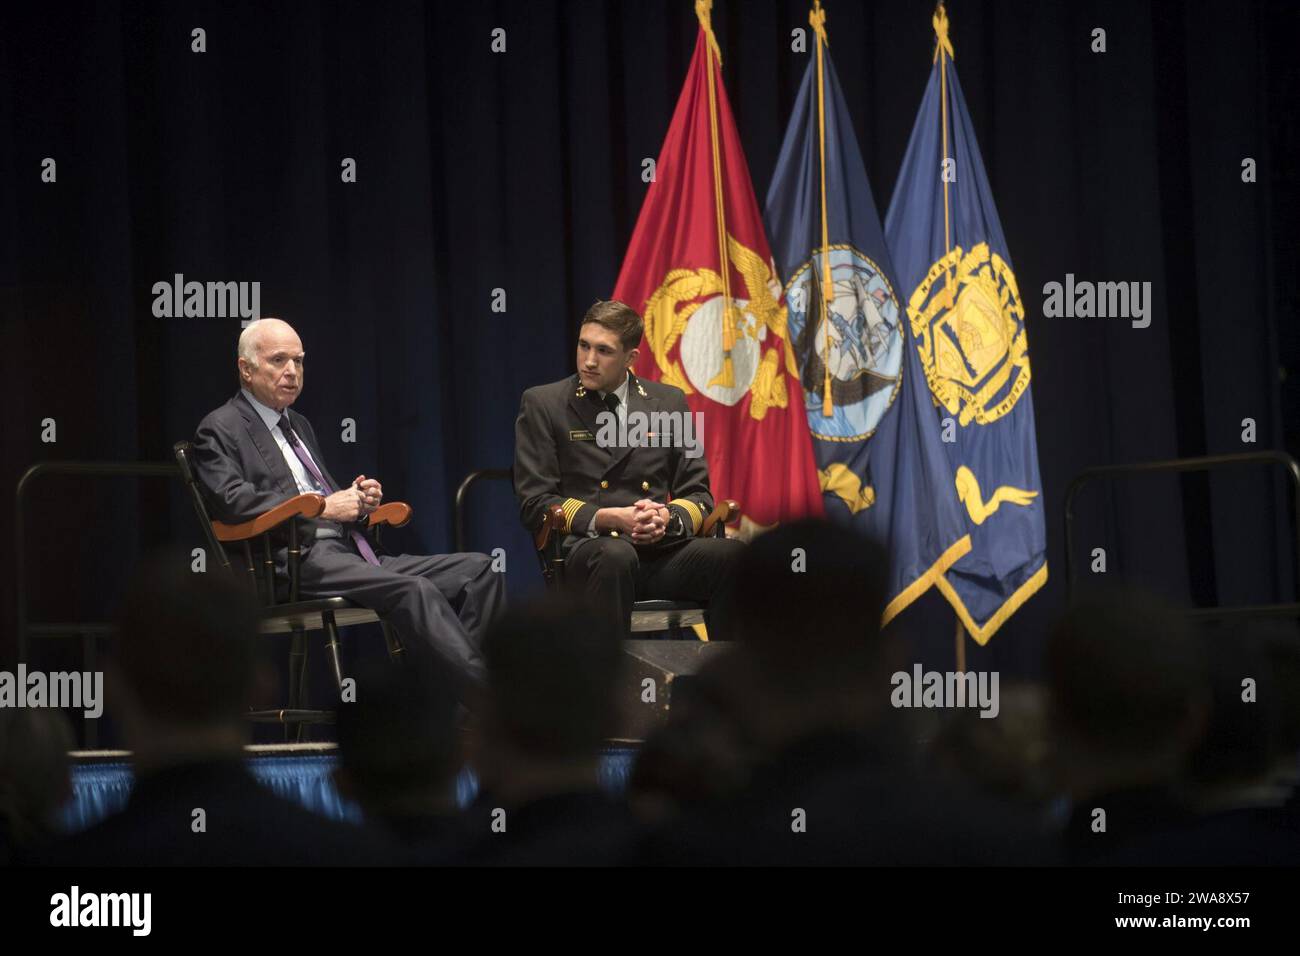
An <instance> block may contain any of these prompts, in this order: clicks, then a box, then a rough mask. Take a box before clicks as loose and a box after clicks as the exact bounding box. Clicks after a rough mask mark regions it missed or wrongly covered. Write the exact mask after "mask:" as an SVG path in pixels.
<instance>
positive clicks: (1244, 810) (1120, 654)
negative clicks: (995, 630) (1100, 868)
mask: <svg viewBox="0 0 1300 956" xmlns="http://www.w3.org/2000/svg"><path fill="white" fill-rule="evenodd" d="M1294 641H1295V634H1294V633H1291V634H1289V635H1287V634H1285V633H1283V632H1275V631H1272V630H1271V629H1270V628H1268V627H1267V626H1265V625H1261V624H1260V623H1258V622H1242V621H1239V620H1238V621H1223V622H1221V623H1219V624H1217V625H1214V626H1211V627H1209V628H1207V629H1206V630H1205V631H1204V632H1202V633H1192V632H1191V631H1190V630H1189V629H1188V628H1186V627H1184V626H1183V624H1182V621H1181V616H1180V615H1178V614H1176V612H1173V611H1169V610H1166V609H1162V608H1159V607H1157V606H1155V605H1153V604H1151V603H1149V602H1147V601H1145V600H1144V599H1142V598H1139V597H1134V596H1132V595H1127V596H1124V597H1122V598H1118V597H1117V598H1114V599H1112V600H1110V601H1109V602H1096V603H1091V604H1087V605H1083V606H1080V607H1077V608H1074V609H1072V610H1071V611H1070V612H1069V613H1068V614H1067V615H1066V618H1065V620H1064V621H1063V622H1062V624H1061V625H1060V626H1059V627H1058V628H1057V631H1056V632H1055V633H1054V635H1053V641H1052V646H1051V649H1050V658H1051V661H1052V674H1053V686H1054V696H1055V698H1056V700H1057V704H1056V705H1055V707H1054V709H1055V711H1056V713H1057V714H1058V717H1059V726H1060V729H1061V731H1062V732H1063V733H1062V743H1063V746H1065V745H1068V749H1066V750H1064V752H1063V753H1062V755H1061V756H1062V758H1063V764H1064V765H1065V766H1068V767H1070V770H1069V772H1068V773H1067V775H1066V779H1067V780H1068V781H1069V782H1070V790H1071V793H1072V795H1073V796H1074V798H1075V811H1074V814H1073V815H1072V816H1071V819H1070V821H1069V823H1068V825H1067V831H1066V845H1067V850H1068V851H1069V855H1070V858H1071V859H1072V860H1073V861H1076V862H1090V863H1091V862H1095V863H1104V864H1121V865H1125V864H1138V865H1171V866H1190V865H1213V866H1243V865H1295V864H1296V863H1300V829H1297V826H1296V819H1295V815H1294V814H1293V813H1289V812H1288V809H1287V808H1286V806H1285V805H1286V801H1287V799H1288V796H1289V786H1288V783H1287V779H1286V775H1285V772H1286V769H1287V767H1288V766H1289V767H1291V768H1293V767H1294V760H1295V749H1294V747H1295V742H1296V734H1295V727H1294V720H1295V703H1294V700H1295V698H1294V695H1295V694H1296V693H1297V691H1298V690H1300V688H1297V686H1296V677H1297V675H1296V671H1295V665H1294V661H1295V657H1294V655H1295V644H1294ZM1279 771H1281V773H1279ZM1101 814H1104V822H1105V829H1104V830H1102V829H1100V828H1099V826H1098V820H1100V819H1103V818H1102V817H1101V816H1100V815H1101Z"/></svg>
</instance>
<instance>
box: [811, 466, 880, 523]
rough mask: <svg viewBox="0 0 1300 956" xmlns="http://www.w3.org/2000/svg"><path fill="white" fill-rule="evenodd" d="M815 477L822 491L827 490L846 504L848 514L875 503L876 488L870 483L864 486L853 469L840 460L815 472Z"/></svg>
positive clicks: (855, 512)
mask: <svg viewBox="0 0 1300 956" xmlns="http://www.w3.org/2000/svg"><path fill="white" fill-rule="evenodd" d="M817 477H818V479H820V481H821V486H822V491H829V492H830V493H831V494H833V495H835V496H836V497H837V498H839V499H840V500H841V501H843V502H844V503H845V504H846V505H848V508H849V514H854V515H855V514H857V513H858V512H859V511H863V510H865V509H867V508H870V507H871V506H872V505H874V504H875V503H876V490H875V489H874V488H872V487H871V486H870V485H866V486H865V487H864V486H863V484H862V480H861V479H860V478H858V476H857V474H856V473H855V472H854V471H853V469H852V468H850V467H848V466H847V465H845V464H842V463H841V462H838V461H837V462H835V463H834V464H832V465H831V466H830V467H829V468H827V469H825V470H824V471H819V472H817Z"/></svg>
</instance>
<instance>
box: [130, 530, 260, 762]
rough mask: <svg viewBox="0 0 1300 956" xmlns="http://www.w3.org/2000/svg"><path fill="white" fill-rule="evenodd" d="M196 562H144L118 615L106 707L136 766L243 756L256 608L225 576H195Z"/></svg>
mask: <svg viewBox="0 0 1300 956" xmlns="http://www.w3.org/2000/svg"><path fill="white" fill-rule="evenodd" d="M190 561H191V559H190V557H189V555H187V554H183V553H180V552H165V553H163V554H160V555H157V556H154V557H150V558H147V559H146V560H144V561H143V562H142V563H141V565H140V567H139V569H138V571H137V573H136V575H135V578H134V581H133V583H132V584H131V586H130V588H129V590H128V592H127V594H126V597H125V599H124V601H123V603H122V607H121V609H120V611H119V614H118V635H117V640H116V643H115V649H114V652H113V657H112V661H113V666H112V667H111V669H110V672H109V677H110V682H109V705H110V706H111V707H115V713H116V714H117V716H118V717H119V718H120V719H121V720H122V724H123V730H124V732H125V734H126V736H127V738H128V739H127V743H128V745H129V746H130V747H131V748H132V750H134V751H135V752H136V754H137V756H138V757H146V758H147V757H149V756H151V755H152V756H159V757H164V758H167V759H170V755H169V754H154V753H153V751H155V750H156V749H158V748H161V749H163V750H165V751H177V753H176V754H175V756H177V757H180V756H183V755H184V753H185V752H186V751H188V750H191V749H197V750H199V751H207V750H210V749H216V750H221V749H226V750H229V749H232V748H233V749H238V747H239V746H240V745H241V744H242V742H243V740H244V738H245V737H246V736H247V727H246V723H245V718H244V714H245V712H246V711H247V707H248V701H249V699H250V698H251V696H252V694H253V691H254V687H255V684H256V683H257V681H258V679H259V662H260V657H259V654H258V644H257V640H258V632H257V613H256V604H255V603H254V601H253V599H252V598H251V596H250V595H249V594H248V592H247V589H246V588H244V587H241V586H240V585H239V584H238V583H236V582H235V581H234V580H233V579H232V578H231V577H230V576H229V575H227V574H225V573H221V572H216V571H209V572H195V571H193V570H191V567H190ZM114 691H115V693H114Z"/></svg>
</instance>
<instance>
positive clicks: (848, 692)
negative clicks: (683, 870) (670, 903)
mask: <svg viewBox="0 0 1300 956" xmlns="http://www.w3.org/2000/svg"><path fill="white" fill-rule="evenodd" d="M799 555H802V562H800V561H796V560H795V558H796V557H797V556H799ZM886 580H887V576H886V558H885V555H884V552H883V551H882V549H881V548H880V547H879V546H878V545H876V544H875V543H874V542H871V541H868V540H866V539H864V538H862V537H860V536H858V535H857V534H854V533H853V532H851V531H849V530H847V529H843V528H839V527H836V526H833V525H830V524H826V523H822V522H815V521H804V522H798V523H795V524H790V525H784V526H782V527H780V528H778V529H777V530H775V531H771V532H768V533H766V534H764V535H762V536H761V537H760V538H758V539H757V540H756V541H755V542H754V543H753V544H751V545H750V546H749V548H747V549H746V551H745V552H744V554H743V555H742V556H741V557H740V558H739V560H738V562H737V566H736V571H735V577H734V579H733V585H732V586H731V587H730V588H728V590H727V591H726V592H725V594H724V595H721V596H720V598H719V599H720V600H722V601H724V602H725V605H724V607H725V611H726V613H725V614H724V615H723V617H722V620H724V621H725V622H726V624H727V628H728V631H727V633H723V634H720V635H719V636H720V637H723V638H727V639H730V640H733V641H735V642H737V644H736V646H735V647H734V649H732V650H731V651H730V652H729V653H728V654H727V655H726V656H725V657H722V658H719V659H718V660H717V661H716V662H714V663H712V664H711V665H710V666H709V667H707V668H706V669H705V670H704V671H703V672H701V674H700V675H699V678H698V682H699V685H700V686H698V687H697V688H696V689H695V692H694V693H693V695H692V706H691V707H689V708H685V709H684V712H683V714H682V715H681V716H680V717H679V715H678V712H677V710H676V709H674V713H673V714H672V715H671V716H670V719H669V726H668V728H666V730H665V732H664V734H663V735H661V736H660V737H658V738H657V739H653V740H651V741H648V742H647V744H646V759H647V766H646V767H644V768H642V767H638V769H637V773H636V777H635V779H634V781H633V795H632V799H633V800H634V801H635V802H636V805H637V806H639V807H642V808H644V807H646V806H647V805H649V806H650V807H651V808H652V810H657V811H659V812H663V810H664V806H665V804H674V803H675V804H676V806H677V807H679V808H680V814H679V815H678V816H677V817H676V818H675V819H673V820H671V821H670V822H668V823H665V824H663V825H662V826H661V828H660V830H659V832H658V833H657V834H656V835H655V836H654V837H652V838H650V839H649V840H648V841H647V842H646V845H645V854H644V858H645V859H646V860H647V861H648V862H652V863H684V864H741V865H744V864H799V865H803V864H810V865H815V864H882V865H894V864H930V865H934V864H945V863H952V864H985V863H1010V862H1030V861H1036V860H1037V859H1038V855H1037V846H1038V843H1037V841H1036V840H1035V839H1034V835H1033V834H1032V832H1031V831H1029V830H1027V829H1026V828H1025V827H1023V826H1022V825H1020V824H1018V823H1017V822H1016V821H1015V819H1014V818H1013V816H1012V815H1011V813H1010V811H1009V810H1008V809H1007V808H1006V807H1005V806H1004V805H1003V804H1001V803H998V802H994V801H992V800H990V799H989V798H986V797H983V796H980V795H978V794H976V793H974V792H971V791H968V790H966V789H965V788H963V787H962V786H960V785H959V784H957V783H954V782H953V781H951V780H947V779H944V778H942V777H940V776H937V775H931V774H928V773H926V772H923V771H918V770H916V769H915V768H914V767H913V761H911V760H910V759H908V758H907V757H906V756H905V755H904V754H903V753H902V752H901V751H902V749H903V746H902V745H904V744H905V743H906V741H905V740H904V739H903V735H902V732H901V728H900V726H899V724H900V723H901V722H900V721H899V720H898V719H897V712H896V711H894V710H893V708H892V707H891V705H890V696H891V691H892V690H893V686H892V684H891V680H890V678H891V675H892V674H893V673H894V672H895V671H897V670H899V669H900V666H901V662H902V660H903V657H902V653H901V648H900V647H899V646H898V643H897V639H896V638H892V637H888V636H885V635H882V634H881V632H880V628H879V621H880V618H881V612H882V610H883V608H884V598H885V587H886ZM697 734H698V735H699V736H697ZM665 740H667V741H668V743H667V744H665V742H664V741H665ZM692 740H699V741H701V743H700V744H699V745H698V746H692V745H691V741H692ZM710 765H714V766H716V768H717V769H716V772H715V771H714V770H712V769H711V768H710ZM701 776H702V777H704V778H705V779H710V780H712V781H721V782H722V783H721V784H719V783H713V784H706V785H703V786H701V785H700V784H699V783H698V778H699V777H701Z"/></svg>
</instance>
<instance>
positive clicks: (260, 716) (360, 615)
mask: <svg viewBox="0 0 1300 956" xmlns="http://www.w3.org/2000/svg"><path fill="white" fill-rule="evenodd" d="M173 451H174V453H175V455H176V464H177V465H179V466H180V471H181V479H182V481H184V483H185V488H186V491H187V492H188V493H189V498H190V501H191V503H192V504H193V505H194V513H195V514H196V515H197V516H198V519H199V524H200V525H201V526H202V528H203V534H204V538H205V540H206V541H207V543H208V549H209V550H210V551H211V553H212V554H213V555H215V556H216V558H217V559H218V560H219V561H220V562H221V566H222V567H223V568H224V569H225V570H226V571H227V572H229V573H231V574H238V575H242V574H247V577H248V583H249V587H250V588H251V589H252V590H253V592H254V593H255V594H257V596H258V600H259V602H260V603H261V605H262V608H261V612H260V632H261V633H262V634H292V635H293V637H292V638H291V642H290V647H289V705H288V707H286V708H282V709H273V710H252V709H250V710H249V713H248V717H249V719H251V720H255V721H269V722H274V723H283V724H286V725H288V724H298V725H299V732H300V733H301V725H302V724H304V723H323V722H328V721H330V720H332V719H333V715H332V712H330V711H324V710H308V709H306V707H305V704H306V680H305V677H306V670H307V640H306V635H307V632H308V631H324V632H325V636H326V648H327V649H328V651H329V660H330V667H331V669H332V670H333V672H334V682H335V684H336V685H337V686H338V687H339V689H340V691H341V690H342V687H343V679H344V675H343V665H342V663H341V661H340V659H339V628H340V627H348V626H350V625H353V624H369V623H373V622H378V623H379V625H380V627H382V628H383V632H384V639H385V641H387V643H388V654H389V656H390V657H392V658H393V659H394V660H400V658H401V655H402V651H403V648H402V643H401V641H400V640H399V639H398V637H397V635H395V634H394V633H393V631H392V629H391V628H390V627H389V626H388V625H387V624H386V623H385V622H384V621H383V620H381V619H380V617H379V615H377V614H376V613H375V612H374V611H372V610H370V609H369V608H365V607H361V606H360V605H358V604H354V603H353V602H351V601H349V600H347V599H346V598H341V597H327V598H309V599H307V600H302V599H301V598H300V597H299V595H298V574H299V567H298V564H299V560H300V558H301V550H300V548H299V546H298V519H299V518H315V517H317V516H319V515H320V513H321V512H322V511H323V510H324V509H325V499H324V498H323V497H321V496H320V495H315V494H305V495H298V496H297V497H294V498H290V499H289V500H288V501H285V502H282V503H281V504H278V505H276V506H275V507H274V508H272V509H270V510H269V511H266V512H264V513H263V514H260V515H258V516H257V517H256V518H253V519H252V520H251V521H245V522H243V523H242V524H236V525H231V524H225V523H223V522H220V521H213V520H212V517H211V515H210V514H209V513H208V507H207V502H206V501H205V500H204V497H203V491H202V489H201V488H200V487H199V484H198V482H197V481H196V479H195V477H194V469H193V467H192V465H191V462H190V452H191V450H190V443H189V442H184V441H182V442H177V443H176V444H175V445H174V446H173ZM411 514H412V512H411V506H410V505H408V504H404V503H402V502H400V501H390V502H387V503H385V504H382V505H380V506H379V507H378V508H376V509H375V510H374V511H372V512H371V513H370V525H371V526H372V527H375V528H376V529H378V528H379V527H380V526H382V525H391V526H392V527H394V528H400V527H402V526H403V525H404V524H406V523H407V522H409V521H410V520H411ZM281 527H284V528H285V529H286V531H287V536H288V544H289V548H288V550H289V557H288V572H289V582H288V591H287V596H286V599H285V600H277V592H278V591H280V590H282V589H281V588H278V587H277V582H276V579H275V565H274V560H273V558H272V555H273V553H274V549H273V547H272V544H271V534H272V532H273V531H275V530H276V529H278V528H281ZM376 534H378V531H377V530H376ZM258 540H260V545H258V546H256V548H255V545H254V542H255V541H258ZM228 546H231V547H235V548H236V554H237V560H238V561H239V563H240V565H241V567H240V568H239V569H236V567H235V566H234V564H232V562H231V556H230V553H229V552H228V551H227V547H228ZM257 551H260V557H258V556H257ZM259 563H260V564H261V571H260V572H259V570H258V564H259Z"/></svg>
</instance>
